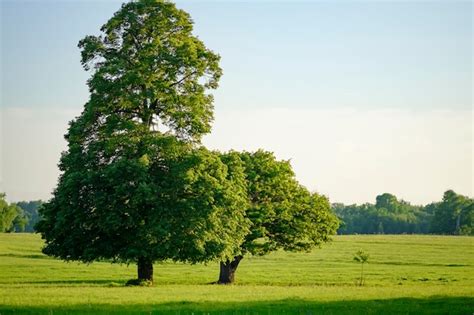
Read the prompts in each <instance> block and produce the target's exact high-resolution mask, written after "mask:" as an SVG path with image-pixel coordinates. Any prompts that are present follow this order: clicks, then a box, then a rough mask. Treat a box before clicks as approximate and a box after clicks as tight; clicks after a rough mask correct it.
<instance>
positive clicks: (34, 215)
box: [16, 200, 43, 232]
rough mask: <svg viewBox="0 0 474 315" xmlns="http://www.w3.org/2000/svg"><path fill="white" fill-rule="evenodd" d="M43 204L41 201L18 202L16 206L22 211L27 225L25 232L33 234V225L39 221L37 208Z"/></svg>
mask: <svg viewBox="0 0 474 315" xmlns="http://www.w3.org/2000/svg"><path fill="white" fill-rule="evenodd" d="M42 204H43V201H41V200H34V201H20V202H17V203H16V205H17V206H18V207H20V208H21V209H23V211H24V213H25V216H26V218H27V221H28V222H27V223H26V225H25V232H34V231H35V228H34V227H35V225H36V223H37V222H38V221H39V220H40V215H39V208H40V207H41V205H42Z"/></svg>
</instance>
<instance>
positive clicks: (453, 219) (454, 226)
mask: <svg viewBox="0 0 474 315" xmlns="http://www.w3.org/2000/svg"><path fill="white" fill-rule="evenodd" d="M431 207H432V212H433V214H434V216H433V220H432V224H431V231H432V232H433V233H440V234H461V235H474V200H473V199H472V198H469V197H467V196H462V195H459V194H456V193H455V192H454V191H452V190H448V191H446V192H445V193H444V195H443V200H442V201H441V202H439V203H435V204H432V205H431Z"/></svg>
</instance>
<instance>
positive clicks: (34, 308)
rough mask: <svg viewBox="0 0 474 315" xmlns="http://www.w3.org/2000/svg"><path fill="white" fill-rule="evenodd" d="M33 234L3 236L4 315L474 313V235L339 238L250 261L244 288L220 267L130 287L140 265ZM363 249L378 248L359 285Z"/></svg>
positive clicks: (170, 267)
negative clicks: (79, 257)
mask: <svg viewBox="0 0 474 315" xmlns="http://www.w3.org/2000/svg"><path fill="white" fill-rule="evenodd" d="M41 246H42V242H41V239H40V238H39V236H38V235H32V234H0V314H18V313H30V314H41V313H44V314H59V313H61V314H63V313H67V314H83V313H101V314H107V313H112V312H114V313H115V312H120V313H134V312H141V313H147V314H149V313H153V314H163V313H165V314H168V313H169V314H190V313H194V314H320V313H324V314H381V313H383V314H407V313H409V314H473V313H474V238H472V237H449V236H411V235H400V236H375V235H372V236H363V235H358V236H338V237H336V238H335V239H334V241H333V242H332V243H331V244H327V245H325V246H324V247H323V248H322V249H318V250H314V251H313V252H311V253H283V252H278V253H274V254H271V255H269V256H265V257H251V258H245V259H244V260H243V261H242V263H241V265H240V266H239V269H238V271H237V284H236V285H233V286H219V285H210V284H208V283H210V282H212V281H214V280H216V278H217V273H218V266H217V264H209V265H194V266H191V265H183V264H174V263H161V264H156V265H155V286H154V287H151V288H133V287H124V286H123V285H124V283H125V281H127V280H128V279H131V278H135V277H136V275H135V274H136V270H135V266H126V265H111V264H110V263H106V262H103V263H94V264H91V265H84V264H78V263H64V262H62V261H58V260H54V259H50V258H48V257H46V256H44V255H42V254H41V252H40V248H41ZM358 249H364V250H365V251H367V252H369V253H370V255H371V256H370V262H369V264H368V265H367V266H366V267H365V270H366V276H367V278H366V284H365V286H364V287H358V286H356V285H355V283H356V281H357V278H358V276H359V274H360V265H358V264H357V263H355V262H353V261H352V257H353V254H354V253H355V252H356V251H357V250H358Z"/></svg>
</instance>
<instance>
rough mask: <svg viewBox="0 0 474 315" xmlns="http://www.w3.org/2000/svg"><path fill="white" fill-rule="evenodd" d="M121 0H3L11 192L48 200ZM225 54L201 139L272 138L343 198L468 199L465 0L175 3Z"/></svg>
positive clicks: (314, 181) (4, 147)
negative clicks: (82, 44)
mask: <svg viewBox="0 0 474 315" xmlns="http://www.w3.org/2000/svg"><path fill="white" fill-rule="evenodd" d="M120 3H121V2H120V1H108V0H103V1H79V0H76V1H72V0H71V1H66V0H63V1H59V0H56V1H48V0H46V1H22V0H16V1H13V0H0V6H1V24H0V26H1V55H0V59H1V91H0V92H1V103H0V105H1V107H0V124H1V128H0V141H1V142H0V144H1V145H0V192H1V191H3V192H6V194H7V198H8V200H10V201H19V200H33V199H49V198H50V196H51V192H52V191H53V189H54V187H55V186H56V183H57V179H58V176H59V171H58V168H57V163H58V161H59V157H60V154H61V151H63V150H64V149H65V148H66V142H65V141H64V139H63V135H64V134H65V133H66V130H67V127H68V122H69V121H70V120H72V119H73V118H74V117H76V116H77V115H79V114H80V112H81V110H82V107H83V105H84V103H85V102H86V101H87V99H88V90H87V86H86V80H87V79H88V77H89V76H90V73H87V72H85V71H84V70H83V69H82V67H81V65H80V51H79V49H78V48H77V43H78V41H79V40H80V39H82V38H83V37H84V36H86V35H90V34H95V35H98V34H99V29H100V26H101V25H102V24H104V23H105V22H106V21H107V20H108V19H109V18H110V17H111V16H112V14H113V13H114V12H115V11H116V10H118V9H119V7H120ZM177 6H178V7H179V8H181V9H184V10H185V11H187V12H189V13H190V14H191V16H192V18H193V20H194V23H195V28H194V34H196V35H197V36H198V37H199V38H200V39H201V40H203V41H204V43H205V44H206V46H207V47H208V48H210V49H212V50H213V51H215V52H217V53H218V54H219V55H220V56H221V58H222V60H221V67H222V68H223V71H224V76H223V77H222V79H221V82H220V87H219V89H218V90H217V91H215V92H214V96H215V103H214V106H215V121H214V126H213V130H212V133H211V134H209V135H207V136H206V137H205V138H204V140H203V143H204V144H205V145H206V146H207V147H209V148H211V149H218V150H230V149H235V150H247V151H252V150H257V149H259V148H263V149H265V150H269V151H272V152H274V153H275V155H276V156H277V157H278V158H279V159H287V160H290V161H291V164H292V166H293V168H294V170H295V173H296V177H297V179H298V180H299V181H300V182H301V183H302V184H303V185H305V186H306V187H308V188H309V189H310V190H311V191H317V192H319V193H322V194H325V195H327V196H328V197H329V198H330V200H331V201H332V202H344V203H363V202H374V200H375V197H376V196H377V195H378V194H381V193H384V192H390V193H393V194H395V195H397V196H398V197H400V198H402V199H404V200H407V201H410V202H412V203H415V204H426V203H429V202H432V201H436V200H440V199H441V197H442V194H443V192H444V191H445V190H447V189H453V190H455V191H456V192H458V193H461V194H464V195H469V196H472V195H473V183H472V179H473V175H474V173H473V128H472V123H473V117H474V116H473V111H472V99H473V94H472V93H473V92H472V83H473V82H472V73H473V65H472V53H473V51H472V49H473V34H472V32H473V28H472V14H473V4H472V2H470V1H464V2H457V1H417V2H414V1H372V2H369V1H301V2H295V1H263V0H262V1H246V2H243V1H241V2H237V1H207V2H204V1H178V2H177Z"/></svg>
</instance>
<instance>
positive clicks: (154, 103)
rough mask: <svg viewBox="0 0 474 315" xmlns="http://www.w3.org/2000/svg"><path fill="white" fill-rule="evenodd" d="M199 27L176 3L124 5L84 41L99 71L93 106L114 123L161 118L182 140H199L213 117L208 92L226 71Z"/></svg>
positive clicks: (155, 0) (87, 59) (88, 64)
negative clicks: (196, 32) (97, 33)
mask: <svg viewBox="0 0 474 315" xmlns="http://www.w3.org/2000/svg"><path fill="white" fill-rule="evenodd" d="M192 30H193V25H192V20H191V17H190V16H189V14H188V13H186V12H184V11H182V10H178V9H177V8H176V7H175V5H174V4H173V3H171V2H168V1H160V0H141V1H134V2H127V3H125V4H123V5H122V8H121V9H120V10H119V11H118V12H116V13H115V14H114V16H113V17H112V18H111V19H110V20H109V21H108V22H107V23H106V24H105V25H104V26H102V28H101V31H102V34H101V35H100V36H86V37H85V38H84V39H82V40H81V41H80V42H79V47H80V48H81V49H82V52H81V54H82V64H83V66H84V68H85V69H86V70H89V69H93V70H94V72H93V75H92V78H91V79H90V80H89V82H88V83H89V87H90V91H91V99H90V101H89V103H88V104H87V105H86V111H88V112H89V111H90V112H91V114H92V115H95V116H100V117H99V118H101V120H106V122H107V125H108V126H109V127H112V125H114V126H116V127H118V128H121V129H122V130H124V129H127V128H129V127H132V126H133V125H136V124H137V123H138V124H139V125H145V126H147V127H151V128H153V127H157V126H158V124H159V123H160V124H162V125H164V126H166V127H167V128H168V129H169V130H170V131H171V132H173V133H174V134H175V135H177V136H178V137H179V138H182V139H189V140H194V141H197V140H199V139H200V137H201V135H203V134H205V133H208V132H209V131H210V123H211V121H212V119H213V112H212V110H213V107H212V102H213V98H212V95H210V94H209V93H207V90H209V89H215V88H217V86H218V81H219V78H220V76H221V74H222V70H221V69H220V67H219V59H220V57H219V56H218V55H216V54H215V53H213V52H212V51H211V50H209V49H207V48H206V47H205V46H204V44H203V43H202V42H201V41H200V40H199V39H198V38H197V37H196V36H194V35H193V34H192ZM109 129H110V128H109ZM114 131H116V132H117V131H118V130H117V129H115V130H114Z"/></svg>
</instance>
